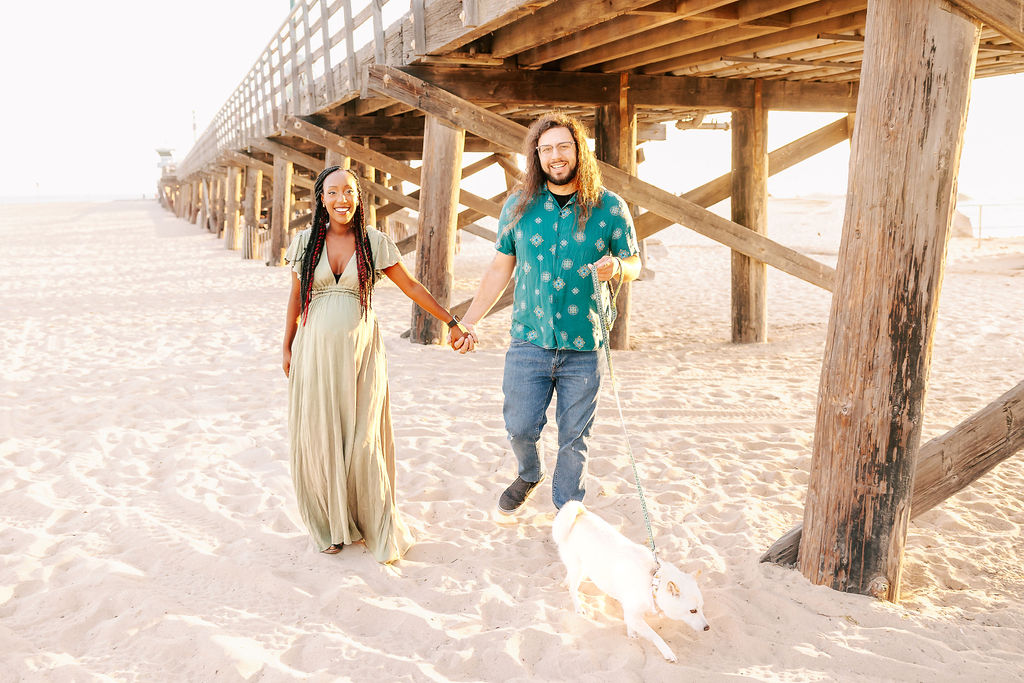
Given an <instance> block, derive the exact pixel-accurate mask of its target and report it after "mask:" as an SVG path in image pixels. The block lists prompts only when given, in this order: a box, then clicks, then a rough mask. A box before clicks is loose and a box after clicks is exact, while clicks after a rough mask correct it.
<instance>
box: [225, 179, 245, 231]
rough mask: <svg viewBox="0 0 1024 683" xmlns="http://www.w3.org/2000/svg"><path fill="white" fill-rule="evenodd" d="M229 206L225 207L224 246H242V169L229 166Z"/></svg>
mask: <svg viewBox="0 0 1024 683" xmlns="http://www.w3.org/2000/svg"><path fill="white" fill-rule="evenodd" d="M226 189H227V206H225V207H224V214H225V215H224V246H225V247H226V248H228V249H240V248H241V247H242V226H241V222H240V220H239V219H240V218H241V209H242V169H241V168H239V167H238V166H228V178H227V188H226Z"/></svg>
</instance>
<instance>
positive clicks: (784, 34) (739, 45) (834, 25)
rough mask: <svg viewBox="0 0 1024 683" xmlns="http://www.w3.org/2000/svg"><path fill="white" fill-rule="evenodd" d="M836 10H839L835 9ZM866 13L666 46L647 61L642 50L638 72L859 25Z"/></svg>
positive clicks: (665, 69) (704, 60) (691, 63)
mask: <svg viewBox="0 0 1024 683" xmlns="http://www.w3.org/2000/svg"><path fill="white" fill-rule="evenodd" d="M865 5H867V2H852V3H850V4H849V5H842V6H841V10H842V11H846V10H847V9H849V8H850V7H854V6H859V7H863V6H865ZM836 11H839V10H836ZM866 17H867V13H866V12H863V11H857V12H851V13H848V14H843V15H841V16H837V17H832V18H830V19H824V20H821V21H815V22H814V23H811V24H809V25H805V26H798V27H796V28H791V29H787V30H784V31H776V32H772V33H769V34H768V35H761V36H757V37H754V38H747V39H745V40H740V41H738V42H731V43H728V44H727V45H725V46H722V47H718V46H716V47H711V48H708V49H705V50H699V51H696V52H692V51H691V48H690V47H688V46H682V47H677V46H670V48H669V49H666V50H664V51H663V52H661V53H658V56H659V57H660V56H661V55H670V56H669V57H668V58H664V59H657V61H653V60H652V61H648V60H649V59H651V58H652V57H653V56H654V54H655V53H654V52H653V51H652V52H648V53H644V55H643V58H642V62H641V63H642V64H643V66H642V67H641V68H640V71H641V73H645V74H662V73H667V72H670V71H674V70H676V69H685V68H686V67H688V66H694V65H697V64H705V63H707V62H713V61H715V60H716V59H718V58H720V57H722V56H723V55H726V54H742V53H744V52H756V51H758V50H760V49H763V48H767V47H778V46H780V45H786V44H789V43H795V42H798V41H801V40H804V39H805V38H807V37H809V36H814V35H817V34H818V33H819V32H821V31H846V30H850V29H854V28H859V27H861V26H863V25H864V21H865V19H866Z"/></svg>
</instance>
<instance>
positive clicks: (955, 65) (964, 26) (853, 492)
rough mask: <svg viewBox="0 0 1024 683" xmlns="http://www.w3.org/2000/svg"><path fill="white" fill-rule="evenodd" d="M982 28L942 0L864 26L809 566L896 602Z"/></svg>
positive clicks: (884, 2) (883, 11) (898, 1)
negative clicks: (863, 43) (862, 72)
mask: <svg viewBox="0 0 1024 683" xmlns="http://www.w3.org/2000/svg"><path fill="white" fill-rule="evenodd" d="M978 29H979V27H978V26H977V25H976V24H975V23H974V22H973V21H971V20H969V19H966V18H964V17H962V16H960V15H959V14H958V13H953V12H949V11H948V8H947V7H946V6H944V5H943V4H942V0H874V1H873V2H872V3H871V5H870V6H869V11H868V15H867V26H866V29H865V35H866V36H867V40H866V42H865V45H864V78H863V80H862V83H861V93H860V104H859V105H858V107H857V127H856V130H855V131H854V139H853V148H852V149H853V151H852V154H851V160H850V179H849V192H848V197H849V200H848V201H847V205H846V216H845V219H844V221H843V236H842V241H841V243H840V247H839V269H838V273H837V286H836V290H835V296H833V297H832V312H831V315H830V316H829V327H828V334H827V339H826V346H825V355H824V359H823V363H822V374H821V384H820V389H819V392H818V409H817V420H816V423H815V434H814V446H813V451H812V458H811V471H810V481H809V485H808V491H807V501H806V505H805V508H804V531H803V538H802V540H801V545H800V557H799V568H800V572H801V573H802V574H803V575H804V576H805V577H807V579H808V580H810V581H811V582H812V583H815V584H821V585H827V586H830V587H832V588H834V589H836V590H841V591H847V592H855V593H862V594H866V595H872V596H875V597H877V598H880V599H886V600H890V601H894V602H895V601H898V600H899V586H900V578H901V574H902V560H903V546H904V543H905V541H906V529H907V523H908V521H909V516H910V504H911V495H912V492H913V475H914V469H915V462H916V459H917V454H918V447H919V439H920V435H921V417H922V409H923V406H924V397H925V391H926V389H927V385H928V365H929V363H930V360H931V344H932V338H933V334H934V329H935V318H936V310H937V308H938V295H939V289H940V285H941V282H942V273H943V269H944V266H945V254H946V243H947V241H948V239H949V226H950V222H951V220H952V216H953V211H954V202H955V190H956V176H957V170H958V167H959V163H960V150H961V145H962V141H963V130H964V127H965V124H966V119H967V104H968V101H969V99H970V86H971V81H972V79H973V76H974V60H975V56H976V54H977V45H978V36H979V30H978Z"/></svg>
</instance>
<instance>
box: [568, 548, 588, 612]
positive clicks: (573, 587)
mask: <svg viewBox="0 0 1024 683" xmlns="http://www.w3.org/2000/svg"><path fill="white" fill-rule="evenodd" d="M562 562H563V563H564V564H565V569H566V575H565V585H566V587H567V588H568V589H569V597H571V598H572V606H573V609H575V610H576V614H586V613H587V611H586V610H585V609H584V607H583V603H582V602H580V584H581V583H582V582H583V563H581V562H580V561H579V560H578V559H576V558H574V557H573V558H563V559H562Z"/></svg>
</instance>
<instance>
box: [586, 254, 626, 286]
mask: <svg viewBox="0 0 1024 683" xmlns="http://www.w3.org/2000/svg"><path fill="white" fill-rule="evenodd" d="M590 267H591V268H593V269H594V270H596V271H597V279H598V280H600V281H601V282H607V281H608V280H611V279H612V278H613V277H622V263H621V262H620V261H619V259H617V258H615V257H614V256H608V255H605V256H602V257H601V258H600V259H599V260H597V261H595V262H594V263H592V264H590Z"/></svg>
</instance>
